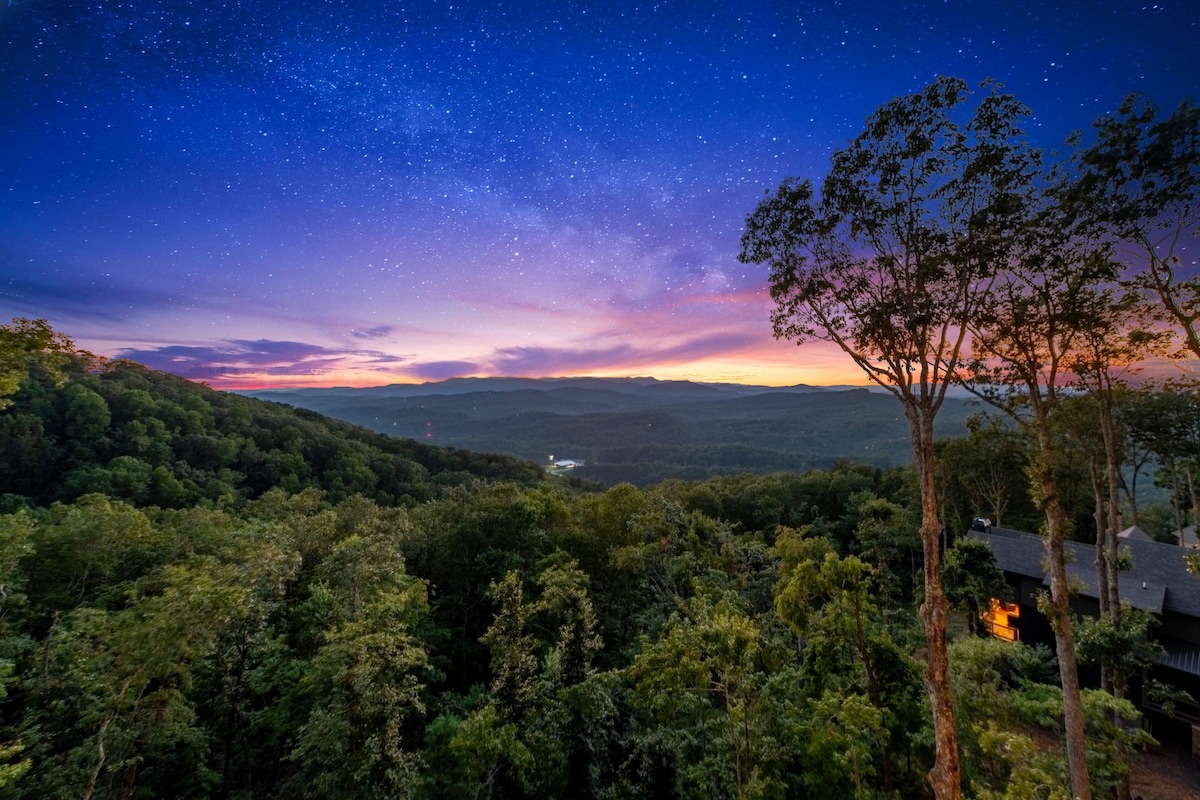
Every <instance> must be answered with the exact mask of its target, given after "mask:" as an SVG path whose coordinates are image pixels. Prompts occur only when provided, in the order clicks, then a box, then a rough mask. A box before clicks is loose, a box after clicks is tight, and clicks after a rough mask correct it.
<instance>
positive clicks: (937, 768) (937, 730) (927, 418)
mask: <svg viewBox="0 0 1200 800" xmlns="http://www.w3.org/2000/svg"><path fill="white" fill-rule="evenodd" d="M905 411H906V412H907V416H908V419H909V424H910V426H911V428H912V444H913V455H914V457H915V461H916V464H917V474H918V477H919V479H920V483H921V549H922V552H923V554H924V558H925V600H924V602H922V603H921V624H922V625H923V626H924V628H925V643H926V649H927V651H928V654H927V656H926V659H927V665H926V668H925V683H926V686H927V688H928V690H929V704H930V706H931V708H932V709H933V739H934V762H933V769H931V770H930V771H929V774H928V776H927V778H928V780H929V784H930V786H931V787H932V788H933V794H934V797H936V798H937V800H959V798H961V797H962V778H961V775H962V766H961V763H960V754H959V750H958V728H957V724H956V722H955V714H954V693H953V689H952V688H951V684H950V654H949V650H948V648H947V641H946V628H947V617H948V616H949V603H948V602H947V601H946V595H945V593H944V592H943V591H942V553H941V537H942V522H941V520H940V519H939V517H938V504H937V492H936V487H935V484H934V469H933V468H934V457H933V413H932V412H928V413H922V411H923V409H920V408H918V407H916V405H915V404H914V405H912V406H909V407H907V408H906V409H905Z"/></svg>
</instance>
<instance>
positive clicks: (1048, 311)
mask: <svg viewBox="0 0 1200 800" xmlns="http://www.w3.org/2000/svg"><path fill="white" fill-rule="evenodd" d="M1033 211H1034V212H1036V213H1032V212H1031V214H1030V221H1029V224H1028V226H1027V227H1026V228H1025V229H1024V230H1023V231H1022V234H1021V236H1020V237H1019V240H1018V245H1019V247H1018V250H1017V252H1015V253H1014V257H1013V259H1012V262H1011V264H1010V265H1009V267H1008V269H1006V270H1005V271H1004V272H1003V273H1001V274H1000V275H999V276H998V277H997V280H996V282H995V284H994V286H993V292H992V296H991V303H990V304H989V306H988V308H987V309H985V310H984V311H983V312H981V314H980V315H978V316H977V317H976V318H975V319H973V320H972V326H971V327H972V334H973V348H974V352H975V354H976V356H977V358H978V360H977V361H976V362H975V363H974V364H973V367H974V370H975V371H974V374H973V381H974V382H973V384H968V385H972V386H973V388H975V389H976V390H977V391H978V392H979V393H980V394H981V396H983V397H984V398H985V399H987V400H989V401H990V402H991V403H993V404H994V405H995V406H997V407H998V408H1000V409H1002V410H1004V411H1005V412H1006V413H1008V414H1009V415H1010V416H1011V417H1012V419H1014V420H1015V421H1016V422H1017V424H1018V425H1019V426H1021V428H1022V429H1023V430H1025V431H1026V432H1027V433H1028V434H1029V435H1030V436H1031V437H1032V438H1033V440H1034V442H1035V452H1034V457H1033V463H1032V468H1031V470H1030V474H1031V478H1032V484H1033V491H1034V494H1035V496H1036V498H1037V500H1038V504H1039V505H1040V506H1041V508H1042V511H1043V513H1044V514H1045V520H1046V524H1045V529H1046V554H1047V560H1048V562H1049V573H1050V596H1051V603H1050V607H1049V610H1048V615H1049V617H1050V622H1051V626H1052V628H1053V630H1054V635H1055V647H1056V651H1057V655H1058V663H1059V678H1060V681H1061V683H1062V691H1063V717H1064V728H1065V739H1066V745H1067V760H1068V766H1069V769H1070V777H1071V790H1072V792H1073V794H1074V797H1076V798H1081V799H1082V800H1088V798H1090V797H1091V788H1090V783H1089V779H1088V768H1087V761H1086V748H1085V743H1084V717H1083V705H1082V699H1081V695H1080V687H1079V675H1078V671H1077V662H1076V656H1075V643H1074V635H1073V631H1072V625H1071V609H1070V588H1069V586H1068V582H1067V572H1066V557H1065V549H1064V543H1065V542H1066V540H1067V538H1068V537H1069V534H1070V528H1071V525H1070V520H1069V518H1068V515H1067V512H1066V509H1065V508H1064V504H1063V500H1062V494H1061V490H1060V483H1061V477H1062V465H1063V457H1064V454H1063V451H1062V441H1061V436H1060V435H1059V432H1058V430H1057V416H1058V411H1059V408H1060V401H1061V399H1062V386H1063V383H1064V382H1067V381H1069V380H1070V378H1071V376H1070V374H1069V373H1068V370H1069V365H1073V364H1074V365H1077V364H1078V363H1079V362H1080V361H1081V360H1083V359H1084V358H1085V356H1086V354H1087V353H1088V352H1089V350H1088V343H1089V341H1090V338H1089V334H1091V333H1093V332H1096V331H1099V330H1102V329H1103V330H1107V331H1109V332H1119V331H1120V328H1119V325H1117V324H1116V322H1115V321H1114V317H1113V309H1114V302H1115V301H1114V292H1115V291H1116V290H1115V288H1114V286H1115V283H1114V282H1115V279H1116V275H1117V270H1116V264H1115V263H1114V261H1113V260H1112V259H1111V258H1110V255H1109V252H1108V250H1107V249H1106V248H1102V247H1101V248H1096V247H1092V246H1090V245H1088V244H1086V243H1082V242H1080V241H1078V240H1075V239H1072V238H1071V236H1070V235H1069V233H1068V226H1067V224H1066V219H1065V218H1064V217H1063V215H1062V214H1061V213H1060V212H1061V206H1059V205H1057V204H1054V203H1049V204H1048V205H1046V207H1045V208H1043V209H1041V210H1037V209H1034V210H1033Z"/></svg>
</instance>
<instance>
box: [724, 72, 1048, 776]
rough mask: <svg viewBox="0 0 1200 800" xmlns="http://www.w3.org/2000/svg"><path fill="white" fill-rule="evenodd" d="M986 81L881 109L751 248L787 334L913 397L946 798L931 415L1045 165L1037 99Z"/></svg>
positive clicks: (757, 234)
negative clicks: (824, 346)
mask: <svg viewBox="0 0 1200 800" xmlns="http://www.w3.org/2000/svg"><path fill="white" fill-rule="evenodd" d="M982 88H983V89H984V92H983V94H982V97H981V99H980V101H979V102H978V103H977V104H976V105H975V107H974V109H973V112H972V111H971V110H969V109H968V107H967V100H968V97H969V95H970V93H969V91H968V87H967V84H966V83H965V82H964V81H962V80H959V79H956V78H948V77H943V78H939V79H938V80H936V81H934V82H933V83H932V84H930V85H929V86H928V87H926V88H925V89H924V90H923V91H921V92H919V93H917V94H913V95H909V96H906V97H899V98H896V99H894V100H892V101H890V102H888V103H886V104H884V105H883V106H881V107H880V108H879V109H878V110H877V111H876V112H875V113H874V114H873V115H872V116H871V117H869V118H868V120H867V126H866V130H864V131H863V133H862V134H860V135H859V136H858V137H857V138H856V139H855V140H854V141H853V142H851V143H850V144H849V145H848V146H847V147H845V148H843V149H841V150H839V151H838V152H836V153H835V154H834V157H833V166H832V168H831V170H830V172H829V174H828V175H827V176H826V177H825V180H824V183H823V186H822V190H821V196H820V197H819V198H818V197H817V193H816V191H815V190H814V188H813V184H812V182H811V181H809V180H803V181H801V180H795V179H789V180H786V181H784V183H783V184H782V185H781V186H780V187H779V189H778V190H777V191H776V193H775V194H774V195H772V196H768V197H767V198H766V199H765V200H763V201H762V202H761V203H760V204H759V205H758V207H757V209H755V211H754V213H753V214H751V215H750V217H749V218H748V219H747V220H746V229H745V232H744V234H743V236H742V250H741V253H740V256H739V257H740V259H741V260H742V261H744V262H753V263H767V264H769V265H770V267H771V276H770V288H771V297H772V299H773V300H774V301H775V309H774V310H773V312H772V322H773V323H774V329H775V336H776V337H777V338H786V339H791V340H794V341H796V342H797V343H798V344H804V343H807V342H812V341H828V342H833V343H834V344H836V345H837V346H838V347H840V348H841V349H842V350H843V351H844V352H845V353H846V354H848V355H849V356H850V357H851V358H852V359H853V361H854V362H855V363H856V364H857V365H858V366H859V367H860V368H861V369H862V370H863V372H864V373H866V375H867V377H868V378H869V379H870V380H871V381H873V382H875V383H877V384H878V385H880V386H882V387H883V388H885V389H887V391H889V392H891V393H892V395H893V396H895V398H896V399H897V400H898V401H899V402H900V403H901V405H902V406H903V408H904V413H905V417H906V418H907V420H908V423H909V430H910V434H911V440H912V448H913V456H914V463H915V464H916V467H917V473H918V475H919V477H920V496H921V509H922V520H921V541H922V550H923V556H924V564H925V571H924V574H925V586H924V589H925V591H924V601H923V603H922V605H921V620H922V623H923V625H924V628H925V636H926V640H927V643H928V665H927V672H926V681H927V684H928V688H929V693H930V699H931V702H932V708H933V720H934V731H935V745H936V760H935V764H934V767H933V769H932V770H931V771H930V773H929V776H928V777H929V781H930V784H931V785H932V787H933V790H934V793H935V794H936V796H937V797H938V798H958V797H959V796H960V795H961V787H960V772H961V767H960V761H959V750H958V734H957V730H956V727H955V715H954V705H953V696H952V693H951V687H950V680H949V664H948V660H947V649H946V628H947V616H948V604H947V601H946V597H945V594H944V592H943V590H942V580H941V552H940V549H939V548H940V544H941V536H942V522H941V519H940V516H939V511H938V501H937V492H936V486H935V480H934V474H935V473H934V448H933V423H934V418H935V416H936V415H937V413H938V410H939V409H940V408H941V407H942V404H943V402H944V400H945V397H946V391H947V389H948V388H949V386H950V385H951V383H952V381H953V378H954V374H955V371H956V369H957V366H958V364H959V362H960V360H961V358H962V357H963V355H964V352H965V347H966V345H965V335H966V330H967V324H968V322H969V321H970V320H971V318H972V317H973V316H974V315H975V314H977V313H978V311H979V308H980V306H981V305H982V304H983V303H984V302H985V298H986V295H987V287H988V284H989V282H990V281H991V278H992V275H993V273H994V272H995V270H996V269H997V267H998V266H999V265H1000V264H1002V263H1003V261H1004V260H1005V249H1006V248H1007V240H1008V237H1009V234H1010V233H1011V228H1012V224H1013V222H1014V220H1015V217H1016V216H1017V213H1018V212H1019V210H1020V206H1021V196H1022V194H1023V193H1024V191H1025V187H1026V186H1027V185H1028V184H1029V182H1030V181H1031V180H1032V175H1033V173H1034V172H1035V171H1036V169H1037V166H1038V164H1037V161H1038V159H1037V157H1036V153H1035V152H1034V151H1033V150H1031V149H1030V148H1029V147H1028V146H1027V145H1026V144H1025V141H1024V135H1023V131H1022V130H1021V127H1020V126H1021V123H1022V120H1023V118H1024V117H1025V116H1026V115H1027V110H1026V109H1025V107H1024V106H1023V105H1021V104H1020V103H1018V102H1016V101H1015V100H1014V99H1013V98H1012V97H1011V96H1010V95H1006V94H1002V93H1001V92H1000V91H999V89H998V87H997V86H995V85H987V84H985V85H984V87H982Z"/></svg>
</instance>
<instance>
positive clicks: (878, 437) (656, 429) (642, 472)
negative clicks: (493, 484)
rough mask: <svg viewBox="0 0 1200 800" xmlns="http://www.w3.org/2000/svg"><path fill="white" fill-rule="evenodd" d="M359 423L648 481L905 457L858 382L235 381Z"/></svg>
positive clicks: (612, 477) (957, 409) (950, 416)
mask: <svg viewBox="0 0 1200 800" xmlns="http://www.w3.org/2000/svg"><path fill="white" fill-rule="evenodd" d="M247 394H248V395H250V396H253V397H258V398H261V399H267V400H273V401H276V402H281V403H287V404H289V405H293V406H296V407H297V408H308V409H311V410H314V411H319V412H321V413H323V414H328V415H329V416H332V417H336V418H338V419H344V420H347V421H349V422H353V423H355V424H357V425H362V426H364V427H366V428H370V429H371V430H375V431H380V432H382V433H388V434H392V435H396V436H411V437H413V438H416V439H422V440H424V439H425V437H426V436H427V435H428V436H431V437H433V441H435V442H443V443H448V444H452V445H454V446H455V447H463V448H466V449H470V450H483V451H485V452H499V453H508V454H511V455H514V456H518V457H521V458H526V459H530V460H533V461H537V462H540V463H546V458H547V456H548V455H551V454H554V455H556V457H558V458H568V459H571V460H573V461H576V462H578V463H579V464H580V465H581V466H580V467H578V468H577V470H576V471H577V474H578V475H580V476H581V477H584V478H587V479H591V480H598V481H603V482H605V483H609V484H614V483H620V482H622V481H628V482H630V483H634V484H636V485H639V486H648V485H650V484H653V483H657V482H659V481H661V480H664V479H666V478H685V479H689V480H702V479H704V478H708V477H711V476H714V475H726V474H736V473H738V472H743V471H753V472H772V471H775V470H806V469H812V468H822V469H824V468H828V467H830V466H832V465H833V464H834V463H835V462H837V461H839V460H843V459H850V460H853V461H858V462H862V463H866V464H873V465H875V466H879V467H883V468H885V469H886V468H888V467H892V466H899V465H901V464H907V463H909V462H911V461H912V443H911V440H910V437H909V428H908V422H907V420H906V419H905V418H904V414H903V413H902V410H901V409H900V407H899V406H898V405H897V403H896V402H895V399H894V398H892V397H891V396H890V395H888V394H886V393H877V392H871V391H868V390H867V389H863V388H858V389H850V388H842V389H837V390H830V389H822V388H820V387H812V386H785V387H769V386H741V385H737V384H699V383H690V382H687V381H655V380H652V379H646V378H641V379H634V378H620V379H618V378H584V379H567V378H556V379H542V380H533V379H522V380H516V379H510V378H481V379H472V380H462V379H458V380H451V381H443V382H441V383H431V384H419V385H412V386H408V385H395V386H379V387H372V388H364V389H346V388H342V389H298V390H284V389H272V390H262V391H252V392H247ZM978 411H979V404H978V403H971V402H968V401H967V400H966V399H964V398H951V399H949V400H948V401H947V403H946V406H945V409H944V410H943V412H942V415H941V418H940V420H939V422H938V433H939V435H943V436H961V435H963V434H965V433H966V430H967V428H966V423H967V420H968V419H969V418H970V417H971V415H972V414H975V413H978Z"/></svg>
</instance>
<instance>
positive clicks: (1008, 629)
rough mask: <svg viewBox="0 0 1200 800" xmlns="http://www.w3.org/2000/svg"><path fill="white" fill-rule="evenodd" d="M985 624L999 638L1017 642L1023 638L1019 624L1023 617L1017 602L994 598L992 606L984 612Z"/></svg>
mask: <svg viewBox="0 0 1200 800" xmlns="http://www.w3.org/2000/svg"><path fill="white" fill-rule="evenodd" d="M982 617H983V624H984V625H986V626H987V629H988V630H989V631H990V632H991V634H992V636H995V637H996V638H997V639H1003V640H1004V641H1006V642H1015V641H1017V640H1018V639H1020V638H1021V632H1020V630H1019V629H1018V627H1017V626H1018V624H1019V622H1020V619H1021V607H1020V606H1019V605H1017V604H1016V603H1006V602H1004V601H1003V600H997V599H995V598H992V607H991V608H990V609H988V610H987V611H985V612H983V614H982Z"/></svg>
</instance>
